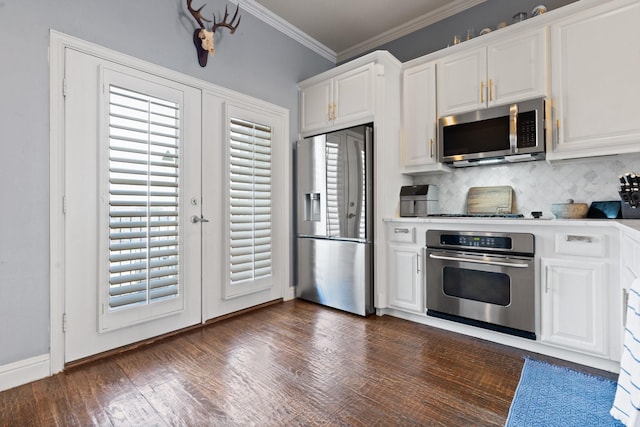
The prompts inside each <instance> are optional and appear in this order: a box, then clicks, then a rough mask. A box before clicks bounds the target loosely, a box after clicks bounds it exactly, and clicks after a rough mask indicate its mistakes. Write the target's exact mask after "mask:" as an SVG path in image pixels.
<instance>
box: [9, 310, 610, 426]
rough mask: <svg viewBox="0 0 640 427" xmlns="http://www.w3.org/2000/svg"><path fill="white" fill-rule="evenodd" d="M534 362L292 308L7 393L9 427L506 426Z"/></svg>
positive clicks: (459, 340)
mask: <svg viewBox="0 0 640 427" xmlns="http://www.w3.org/2000/svg"><path fill="white" fill-rule="evenodd" d="M526 354H528V353H527V352H525V351H522V350H517V349H514V348H510V347H505V346H502V345H499V344H494V343H491V342H486V341H483V340H479V339H475V338H470V337H466V336H462V335H458V334H454V333H450V332H446V331H442V330H438V329H434V328H430V327H427V326H424V325H419V324H415V323H412V322H408V321H405V320H401V319H397V318H393V317H390V316H383V317H376V316H370V317H368V318H366V319H365V318H361V317H358V316H354V315H350V314H346V313H342V312H340V311H336V310H333V309H328V308H324V307H321V306H318V305H315V304H310V303H305V302H302V301H290V302H285V303H282V304H276V305H273V306H269V307H266V308H262V309H260V310H258V311H254V312H250V313H246V314H243V315H240V316H238V317H234V318H230V319H227V320H224V321H221V322H218V323H214V324H211V325H208V326H206V327H203V328H200V329H196V330H192V331H188V332H185V333H183V334H180V335H177V336H173V337H169V338H166V339H163V340H161V341H158V342H155V343H153V344H150V345H148V346H145V347H142V348H138V349H135V350H131V351H128V352H125V353H122V354H118V355H115V356H111V357H108V358H106V359H103V360H99V361H94V362H91V363H88V364H84V365H81V366H77V367H74V368H70V369H67V370H66V371H65V372H63V373H61V374H59V375H55V376H53V377H50V378H46V379H43V380H40V381H36V382H34V383H31V384H27V385H24V386H20V387H17V388H14V389H11V390H7V391H5V392H2V393H0V426H50V425H51V426H89V425H106V426H110V425H124V426H129V425H135V426H148V425H159V426H164V425H185V426H209V425H213V426H227V425H230V426H246V425H258V426H271V425H283V426H284V425H286V426H295V425H332V426H333V425H349V426H351V425H354V426H392V425H402V426H412V425H421V426H424V425H434V426H503V425H504V422H505V420H506V417H507V414H508V411H509V406H510V404H511V399H512V397H513V393H514V391H515V388H516V386H517V384H518V380H519V378H520V371H521V368H522V365H523V356H525V355H526ZM535 357H537V358H539V359H544V360H552V361H553V359H551V358H549V357H544V356H540V355H535ZM554 362H556V363H559V364H562V365H564V366H570V367H574V368H578V369H582V370H584V371H586V372H591V373H596V374H601V375H604V376H608V377H609V378H611V377H612V374H608V373H604V372H601V371H597V370H594V369H588V368H584V367H580V366H577V365H573V364H570V363H567V362H562V361H557V360H555V361H554ZM614 378H615V377H614Z"/></svg>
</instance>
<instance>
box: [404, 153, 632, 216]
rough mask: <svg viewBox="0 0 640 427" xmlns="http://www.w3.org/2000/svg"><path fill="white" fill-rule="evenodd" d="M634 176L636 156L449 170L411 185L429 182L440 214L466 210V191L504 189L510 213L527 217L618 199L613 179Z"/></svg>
mask: <svg viewBox="0 0 640 427" xmlns="http://www.w3.org/2000/svg"><path fill="white" fill-rule="evenodd" d="M631 171H639V172H640V154H633V155H618V156H606V157H595V158H588V159H576V160H566V161H563V162H559V163H553V164H549V163H547V162H546V161H535V162H526V163H515V164H506V165H497V166H476V167H469V168H461V169H454V170H453V171H452V172H451V173H443V174H438V175H422V176H416V177H415V178H414V183H415V184H435V185H437V186H438V189H439V190H440V212H441V213H463V212H466V210H467V206H466V197H467V190H468V189H469V188H470V187H483V186H494V185H510V186H512V187H513V189H514V192H515V201H514V206H515V207H514V212H517V213H522V214H524V215H525V216H530V213H531V211H542V212H543V214H544V215H545V216H551V217H553V215H552V214H551V204H552V203H564V202H566V201H567V199H573V200H574V201H575V202H576V203H591V202H593V201H600V200H620V197H619V196H618V184H619V181H618V177H619V176H620V175H621V174H623V173H626V172H631Z"/></svg>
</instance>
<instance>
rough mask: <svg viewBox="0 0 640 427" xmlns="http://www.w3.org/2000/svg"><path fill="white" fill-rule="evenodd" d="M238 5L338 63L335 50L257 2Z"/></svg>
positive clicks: (244, 1)
mask: <svg viewBox="0 0 640 427" xmlns="http://www.w3.org/2000/svg"><path fill="white" fill-rule="evenodd" d="M238 4H239V5H240V7H241V8H242V9H244V10H246V11H247V12H249V13H250V14H252V15H253V16H255V17H256V18H258V19H259V20H261V21H263V22H265V23H266V24H268V25H271V26H272V27H273V28H275V29H276V30H278V31H280V32H281V33H283V34H285V35H287V36H289V37H291V38H292V39H293V40H295V41H297V42H298V43H300V44H301V45H303V46H305V47H308V48H309V49H311V50H312V51H314V52H315V53H317V54H318V55H320V56H322V57H324V58H326V59H328V60H329V61H331V62H333V63H334V64H335V63H336V62H337V55H336V53H335V52H334V51H333V50H331V49H329V48H328V47H327V46H325V45H323V44H322V43H320V42H319V41H317V40H316V39H314V38H313V37H311V36H310V35H308V34H307V33H305V32H304V31H302V30H300V29H299V28H298V27H296V26H294V25H292V24H290V23H289V22H287V21H285V20H284V19H282V18H281V17H279V16H278V15H276V14H274V13H273V12H271V11H270V10H269V9H267V8H265V7H264V6H262V5H261V4H259V3H258V2H256V1H255V0H238Z"/></svg>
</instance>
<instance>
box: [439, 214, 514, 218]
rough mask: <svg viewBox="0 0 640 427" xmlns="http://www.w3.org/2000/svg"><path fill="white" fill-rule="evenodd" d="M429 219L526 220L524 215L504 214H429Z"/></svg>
mask: <svg viewBox="0 0 640 427" xmlns="http://www.w3.org/2000/svg"><path fill="white" fill-rule="evenodd" d="M427 216H429V217H441V218H524V215H523V214H514V213H504V214H489V213H487V214H452V213H441V214H428V215H427Z"/></svg>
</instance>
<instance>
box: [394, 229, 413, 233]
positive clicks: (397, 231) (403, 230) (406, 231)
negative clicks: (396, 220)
mask: <svg viewBox="0 0 640 427" xmlns="http://www.w3.org/2000/svg"><path fill="white" fill-rule="evenodd" d="M393 232H394V233H396V234H409V229H408V228H394V229H393Z"/></svg>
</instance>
